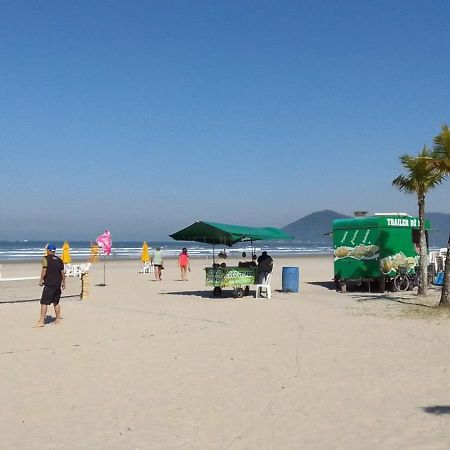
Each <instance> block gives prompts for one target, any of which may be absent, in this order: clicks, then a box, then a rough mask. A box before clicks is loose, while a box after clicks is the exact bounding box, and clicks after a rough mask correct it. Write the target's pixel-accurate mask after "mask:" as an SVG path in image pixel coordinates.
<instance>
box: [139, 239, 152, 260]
mask: <svg viewBox="0 0 450 450" xmlns="http://www.w3.org/2000/svg"><path fill="white" fill-rule="evenodd" d="M141 261H142V262H144V263H145V262H149V261H150V255H149V253H148V244H147V242H146V241H144V243H143V244H142V253H141Z"/></svg>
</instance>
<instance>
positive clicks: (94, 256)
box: [89, 243, 100, 263]
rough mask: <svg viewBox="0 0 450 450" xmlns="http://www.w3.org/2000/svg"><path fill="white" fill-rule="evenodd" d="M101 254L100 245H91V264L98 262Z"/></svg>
mask: <svg viewBox="0 0 450 450" xmlns="http://www.w3.org/2000/svg"><path fill="white" fill-rule="evenodd" d="M99 253H100V248H99V246H98V244H97V243H93V244H91V257H90V259H89V261H90V262H91V263H95V262H98V255H99Z"/></svg>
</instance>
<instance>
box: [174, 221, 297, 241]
mask: <svg viewBox="0 0 450 450" xmlns="http://www.w3.org/2000/svg"><path fill="white" fill-rule="evenodd" d="M169 236H170V237H171V238H173V239H175V240H176V241H195V242H206V243H208V244H221V245H227V246H229V247H231V246H232V245H233V244H236V242H244V241H265V240H285V239H293V237H292V236H291V235H289V234H287V233H285V232H284V231H283V230H280V229H279V228H272V227H265V228H255V227H242V226H240V225H228V224H224V223H216V222H205V221H200V220H199V221H198V222H195V223H193V224H192V225H189V226H188V227H186V228H183V229H182V230H180V231H177V232H176V233H173V234H170V235H169Z"/></svg>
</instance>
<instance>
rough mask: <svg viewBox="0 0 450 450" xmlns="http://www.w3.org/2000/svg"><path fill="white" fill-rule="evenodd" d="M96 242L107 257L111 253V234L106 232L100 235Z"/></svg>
mask: <svg viewBox="0 0 450 450" xmlns="http://www.w3.org/2000/svg"><path fill="white" fill-rule="evenodd" d="M96 241H97V244H98V246H99V247H100V248H101V249H102V250H103V254H105V255H109V254H110V253H111V248H112V239H111V233H110V232H109V231H108V230H106V231H105V232H104V233H103V234H101V235H100V236H99V237H98V238H97V239H96Z"/></svg>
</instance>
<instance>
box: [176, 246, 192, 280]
mask: <svg viewBox="0 0 450 450" xmlns="http://www.w3.org/2000/svg"><path fill="white" fill-rule="evenodd" d="M178 267H179V268H180V271H181V281H187V271H188V270H189V272H190V271H191V266H190V264H189V255H188V252H187V248H186V247H183V249H182V250H181V253H180V254H179V255H178Z"/></svg>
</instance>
